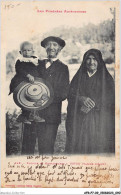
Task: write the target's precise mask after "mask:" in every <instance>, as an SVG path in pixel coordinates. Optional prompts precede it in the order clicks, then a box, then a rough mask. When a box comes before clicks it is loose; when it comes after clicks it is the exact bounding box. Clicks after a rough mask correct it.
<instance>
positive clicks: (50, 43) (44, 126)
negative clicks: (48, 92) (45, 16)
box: [38, 36, 69, 154]
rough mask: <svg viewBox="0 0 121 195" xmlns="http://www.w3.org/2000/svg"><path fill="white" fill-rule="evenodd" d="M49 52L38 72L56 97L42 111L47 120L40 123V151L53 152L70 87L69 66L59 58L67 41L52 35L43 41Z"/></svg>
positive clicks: (43, 45) (41, 152) (42, 43)
mask: <svg viewBox="0 0 121 195" xmlns="http://www.w3.org/2000/svg"><path fill="white" fill-rule="evenodd" d="M41 46H42V47H44V48H45V50H46V52H47V59H45V60H42V61H40V64H39V66H38V72H40V73H41V75H42V78H43V79H44V80H45V81H47V82H49V83H50V84H51V86H52V88H53V91H54V99H53V102H52V103H51V105H50V106H48V107H47V108H45V109H44V110H42V111H40V112H39V113H40V117H42V118H44V119H45V122H43V123H41V124H39V125H40V126H39V136H38V140H39V153H40V154H43V153H44V154H52V153H53V152H54V143H55V139H56V135H57V130H58V126H59V124H60V123H61V106H62V101H63V100H65V99H66V98H67V93H68V88H69V71H68V67H67V66H66V65H65V64H64V63H62V62H61V61H60V60H59V59H58V54H59V52H60V51H61V50H62V49H63V47H64V46H65V41H64V40H63V39H61V38H59V37H54V36H50V37H47V38H45V39H44V40H43V41H42V42H41Z"/></svg>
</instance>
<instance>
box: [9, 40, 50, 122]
mask: <svg viewBox="0 0 121 195" xmlns="http://www.w3.org/2000/svg"><path fill="white" fill-rule="evenodd" d="M20 54H21V57H20V58H19V59H18V60H17V61H16V64H15V70H16V75H15V76H14V77H13V78H12V80H11V83H10V93H9V95H10V94H11V93H13V91H14V90H15V88H16V87H17V86H18V85H19V84H20V83H21V82H22V81H29V82H30V83H34V80H35V77H40V76H41V75H39V74H38V71H37V66H38V65H39V59H38V58H37V57H36V56H34V50H33V44H32V43H30V42H28V41H25V42H23V43H22V44H21V45H20ZM44 98H47V97H46V94H45V96H44ZM17 121H18V122H24V123H28V124H31V121H35V122H43V121H44V119H42V118H40V117H39V113H38V112H37V111H33V112H31V111H27V110H25V109H23V108H22V114H20V115H19V116H18V118H17Z"/></svg>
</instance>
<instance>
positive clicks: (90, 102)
mask: <svg viewBox="0 0 121 195" xmlns="http://www.w3.org/2000/svg"><path fill="white" fill-rule="evenodd" d="M79 100H80V102H81V103H82V105H85V106H86V107H87V108H91V109H92V108H94V107H95V102H94V101H93V100H91V99H90V98H89V97H85V96H81V97H80V98H79Z"/></svg>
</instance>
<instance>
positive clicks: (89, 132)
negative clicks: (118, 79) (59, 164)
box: [66, 49, 115, 154]
mask: <svg viewBox="0 0 121 195" xmlns="http://www.w3.org/2000/svg"><path fill="white" fill-rule="evenodd" d="M66 130H67V140H66V153H71V154H95V153H98V154H99V153H115V89H114V81H113V78H112V77H111V75H110V74H109V72H108V70H107V69H106V66H105V63H104V61H103V59H102V54H101V52H100V51H99V50H97V49H90V50H88V51H87V52H86V53H85V55H84V58H83V62H82V65H81V67H80V68H79V70H78V72H77V73H76V75H75V76H74V78H73V79H72V82H71V84H70V90H69V95H68V109H67V121H66Z"/></svg>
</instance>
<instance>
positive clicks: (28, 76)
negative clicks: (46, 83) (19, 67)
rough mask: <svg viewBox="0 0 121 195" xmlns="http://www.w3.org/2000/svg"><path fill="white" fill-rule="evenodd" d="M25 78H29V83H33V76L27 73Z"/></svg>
mask: <svg viewBox="0 0 121 195" xmlns="http://www.w3.org/2000/svg"><path fill="white" fill-rule="evenodd" d="M27 78H28V79H29V82H30V83H34V77H33V76H32V75H31V74H28V75H27Z"/></svg>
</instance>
